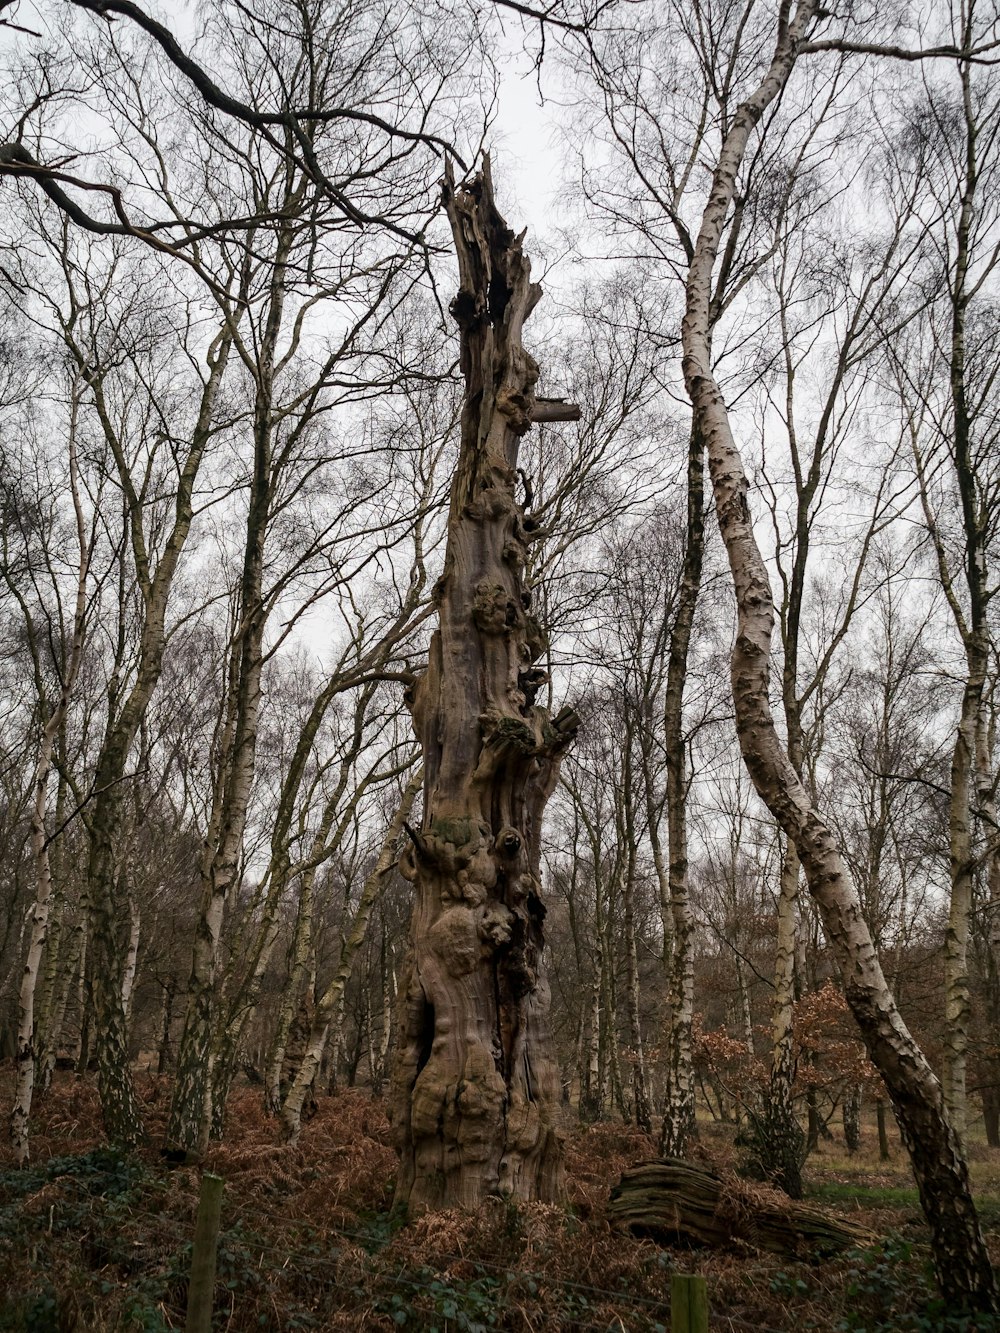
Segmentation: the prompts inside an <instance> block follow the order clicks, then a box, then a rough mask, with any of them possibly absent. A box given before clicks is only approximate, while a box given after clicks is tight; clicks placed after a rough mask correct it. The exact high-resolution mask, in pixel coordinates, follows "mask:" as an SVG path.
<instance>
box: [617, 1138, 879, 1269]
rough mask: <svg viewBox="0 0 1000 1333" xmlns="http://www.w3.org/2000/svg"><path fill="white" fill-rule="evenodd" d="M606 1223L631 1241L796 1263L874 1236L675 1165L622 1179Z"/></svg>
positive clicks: (641, 1169) (756, 1189) (673, 1161)
mask: <svg viewBox="0 0 1000 1333" xmlns="http://www.w3.org/2000/svg"><path fill="white" fill-rule="evenodd" d="M608 1220H609V1221H610V1223H611V1225H612V1226H614V1227H620V1228H621V1229H623V1230H626V1231H631V1232H632V1233H633V1234H635V1235H644V1236H653V1237H655V1238H656V1239H660V1240H666V1241H677V1240H684V1241H687V1242H694V1243H695V1244H699V1245H710V1246H713V1247H721V1246H726V1245H732V1244H733V1243H740V1242H742V1243H743V1244H747V1245H753V1246H755V1247H756V1248H757V1249H761V1250H770V1251H773V1252H774V1253H776V1254H787V1255H792V1256H798V1257H806V1256H814V1255H815V1256H822V1255H828V1254H837V1253H839V1252H840V1251H842V1250H846V1249H850V1248H851V1247H856V1246H864V1245H873V1244H875V1243H876V1242H877V1241H878V1239H879V1238H878V1236H876V1235H875V1233H874V1232H872V1231H869V1230H868V1229H867V1228H865V1227H861V1226H857V1225H856V1224H854V1223H852V1222H847V1221H845V1220H844V1219H843V1218H839V1217H835V1216H833V1215H832V1214H830V1213H828V1212H826V1211H824V1210H823V1209H821V1208H814V1207H811V1206H810V1205H809V1204H804V1203H795V1202H793V1201H792V1200H791V1199H789V1198H786V1197H785V1196H784V1195H783V1194H781V1193H779V1191H777V1190H773V1189H767V1188H765V1187H763V1186H758V1185H752V1184H749V1183H747V1182H746V1181H742V1180H736V1179H735V1178H733V1179H728V1178H727V1179H723V1178H722V1177H721V1176H716V1175H713V1174H712V1172H711V1171H705V1170H704V1169H703V1168H702V1167H698V1166H694V1165H692V1163H690V1162H684V1161H681V1160H680V1158H677V1157H666V1158H662V1159H661V1160H659V1161H656V1162H643V1163H642V1164H641V1165H639V1166H634V1167H631V1168H630V1169H629V1170H628V1171H625V1172H624V1173H623V1174H622V1178H621V1181H620V1182H619V1183H618V1185H616V1186H615V1188H614V1190H613V1191H612V1193H611V1200H610V1203H609V1204H608Z"/></svg>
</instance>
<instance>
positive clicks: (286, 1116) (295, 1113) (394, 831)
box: [281, 771, 423, 1143]
mask: <svg viewBox="0 0 1000 1333" xmlns="http://www.w3.org/2000/svg"><path fill="white" fill-rule="evenodd" d="M422 782H423V772H422V771H421V772H419V773H417V774H416V775H415V776H414V777H413V778H411V780H410V782H409V783H408V784H407V786H406V789H405V791H404V792H403V797H402V800H401V801H400V803H399V807H398V809H397V810H396V813H395V814H394V815H393V817H392V821H391V822H390V824H389V828H388V831H387V833H386V835H385V839H384V841H383V843H382V848H381V851H380V852H379V855H378V859H377V861H376V862H375V867H374V869H373V870H372V872H371V874H370V875H369V876H368V878H367V879H366V880H365V883H364V887H363V888H362V890H361V898H360V901H359V902H358V908H357V911H356V912H355V914H354V920H353V922H352V923H351V928H350V930H349V931H348V932H347V933H346V934H345V936H344V939H343V943H342V944H341V946H340V959H339V961H338V964H337V970H336V971H335V973H334V975H333V978H332V979H331V981H330V983H329V985H328V986H327V988H326V990H325V991H324V992H323V994H322V995H321V996H320V998H319V1002H318V1003H317V1005H316V1009H315V1012H314V1014H313V1021H312V1030H311V1031H310V1033H309V1038H308V1041H307V1043H306V1047H305V1051H304V1052H303V1055H302V1060H301V1062H300V1063H299V1067H298V1069H297V1071H296V1073H295V1076H294V1078H293V1079H292V1080H291V1082H290V1084H289V1088H288V1092H287V1093H286V1094H285V1100H284V1103H283V1105H282V1107H281V1123H282V1128H283V1130H284V1133H285V1137H286V1138H287V1139H289V1140H290V1141H291V1142H292V1143H294V1142H295V1141H296V1140H297V1139H298V1137H299V1133H300V1131H301V1128H302V1107H303V1105H304V1103H305V1099H306V1096H307V1094H308V1092H309V1090H310V1089H311V1088H312V1087H314V1086H315V1083H316V1078H317V1075H318V1073H319V1067H320V1064H321V1063H322V1060H323V1052H324V1050H325V1048H326V1043H327V1040H328V1037H329V1034H330V1026H331V1022H332V1020H333V1017H334V1015H335V1014H336V1013H337V1012H338V1010H339V1009H340V1006H341V1005H342V1003H343V998H344V991H345V989H346V987H347V983H348V981H349V980H350V978H351V970H352V967H353V964H354V958H355V956H356V954H357V952H358V950H359V949H360V947H361V945H362V944H363V943H364V939H365V934H366V933H367V930H368V922H369V919H370V917H371V913H372V909H373V907H374V906H375V903H376V902H377V901H378V898H379V895H380V894H381V893H382V891H383V889H384V888H385V884H386V881H387V880H388V878H389V876H390V874H391V873H392V871H393V869H394V868H395V865H396V848H397V844H398V842H399V837H400V834H401V833H402V830H403V825H404V824H405V823H406V821H407V820H408V819H409V817H410V811H411V810H412V809H413V802H414V801H415V800H416V796H417V792H418V791H419V790H420V786H421V783H422ZM387 1026H388V1024H387Z"/></svg>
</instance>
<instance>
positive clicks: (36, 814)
mask: <svg viewBox="0 0 1000 1333" xmlns="http://www.w3.org/2000/svg"><path fill="white" fill-rule="evenodd" d="M76 413H77V400H76V394H75V392H74V396H73V402H72V409H71V418H70V427H69V476H70V491H71V494H72V498H73V512H74V516H75V519H76V535H77V544H78V555H79V562H78V565H77V578H76V601H75V606H74V611H73V631H72V638H71V641H70V646H69V654H68V657H67V660H66V663H65V666H64V669H63V678H62V687H61V689H60V691H59V698H58V699H57V700H56V704H55V707H54V708H53V709H52V711H51V713H50V714H49V716H48V718H47V719H46V721H45V724H44V726H43V727H42V733H41V736H40V738H39V744H38V758H37V759H36V761H35V771H34V774H33V776H32V790H33V793H34V799H33V801H32V807H31V850H32V855H33V858H34V862H35V901H34V905H33V907H32V910H31V914H30V920H31V936H30V940H29V944H28V956H27V959H26V961H25V965H24V972H23V973H22V976H21V989H20V994H19V998H18V1030H17V1054H16V1069H17V1073H16V1080H15V1088H14V1105H13V1109H12V1111H11V1117H10V1138H11V1147H12V1149H13V1152H14V1161H15V1164H16V1165H17V1166H25V1165H27V1162H28V1156H29V1141H28V1118H29V1116H30V1114H31V1101H32V1095H33V1092H34V1083H35V988H36V986H37V984H38V976H39V971H40V968H41V964H42V958H43V956H44V953H45V942H46V937H47V934H48V928H49V914H50V908H51V898H52V869H51V866H50V864H49V852H48V839H47V835H46V829H45V821H46V816H47V813H48V787H49V776H50V773H51V769H52V754H53V749H54V746H55V741H56V737H57V736H58V734H59V732H60V730H61V728H62V726H63V723H64V722H65V719H66V714H67V713H68V711H69V706H70V701H71V698H72V694H73V687H74V685H75V684H76V678H77V675H78V673H79V669H80V663H81V660H82V658H83V647H84V636H85V631H86V621H87V574H88V568H89V557H88V542H87V532H86V526H85V521H84V515H83V506H82V502H81V499H80V491H79V485H78V477H77V459H76ZM38 686H39V703H40V704H42V705H44V687H43V683H42V677H41V673H40V672H39V675H38Z"/></svg>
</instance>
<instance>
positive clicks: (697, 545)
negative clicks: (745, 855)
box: [650, 421, 705, 1157]
mask: <svg viewBox="0 0 1000 1333" xmlns="http://www.w3.org/2000/svg"><path fill="white" fill-rule="evenodd" d="M704 552H705V449H704V444H703V442H702V438H701V433H700V431H699V430H698V426H697V422H696V421H692V423H691V439H690V443H689V446H688V473H687V534H686V542H685V547H684V565H683V568H682V570H681V582H680V588H679V590H678V599H677V613H676V615H675V617H674V623H673V626H672V628H671V631H670V656H669V660H668V664H667V690H666V697H665V699H664V704H663V724H664V725H663V732H664V750H665V754H666V766H667V843H668V856H669V864H668V872H667V873H668V878H667V888H668V894H667V899H668V900H667V902H666V903H665V904H661V905H662V909H663V947H664V954H665V959H664V961H665V963H666V967H665V971H666V980H667V987H668V999H669V1008H668V1030H667V1034H666V1037H667V1040H666V1046H667V1088H666V1096H665V1098H664V1111H663V1125H662V1128H661V1131H660V1151H661V1152H662V1153H663V1155H664V1156H672V1157H683V1156H685V1154H686V1152H687V1149H688V1144H689V1142H690V1140H691V1139H693V1138H695V1137H697V1124H696V1121H695V1095H694V1094H695V1089H694V1055H693V1044H692V1037H691V1029H692V1024H693V1022H694V916H693V914H692V912H691V899H690V891H689V876H688V869H689V865H688V840H687V785H688V783H687V765H686V763H685V755H684V730H683V721H684V682H685V680H686V678H687V666H688V653H689V650H690V647H691V632H692V629H693V626H694V616H695V610H696V608H697V605H698V596H699V593H700V591H701V572H702V563H703V559H704ZM650 829H651V831H652V830H653V820H652V816H650ZM658 843H659V839H658V838H657V839H656V842H655V844H654V856H655V857H656V858H657V859H659V855H660V853H659V846H658ZM657 874H658V877H659V880H660V884H661V897H662V884H663V876H662V872H661V870H660V867H659V865H657ZM668 952H669V957H667V956H666V955H667V954H668Z"/></svg>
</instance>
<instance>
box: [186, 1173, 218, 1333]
mask: <svg viewBox="0 0 1000 1333" xmlns="http://www.w3.org/2000/svg"><path fill="white" fill-rule="evenodd" d="M222 1184H223V1182H222V1177H221V1176H216V1175H213V1174H212V1172H211V1171H206V1172H205V1173H204V1175H203V1176H202V1178H201V1197H200V1198H199V1200H198V1218H197V1221H196V1222H195V1224H194V1246H193V1248H192V1251H191V1278H190V1281H189V1282H188V1305H187V1323H186V1324H185V1325H184V1329H185V1333H212V1296H213V1293H214V1291H215V1254H216V1250H217V1249H218V1245H219V1221H220V1219H221V1217H222Z"/></svg>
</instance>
